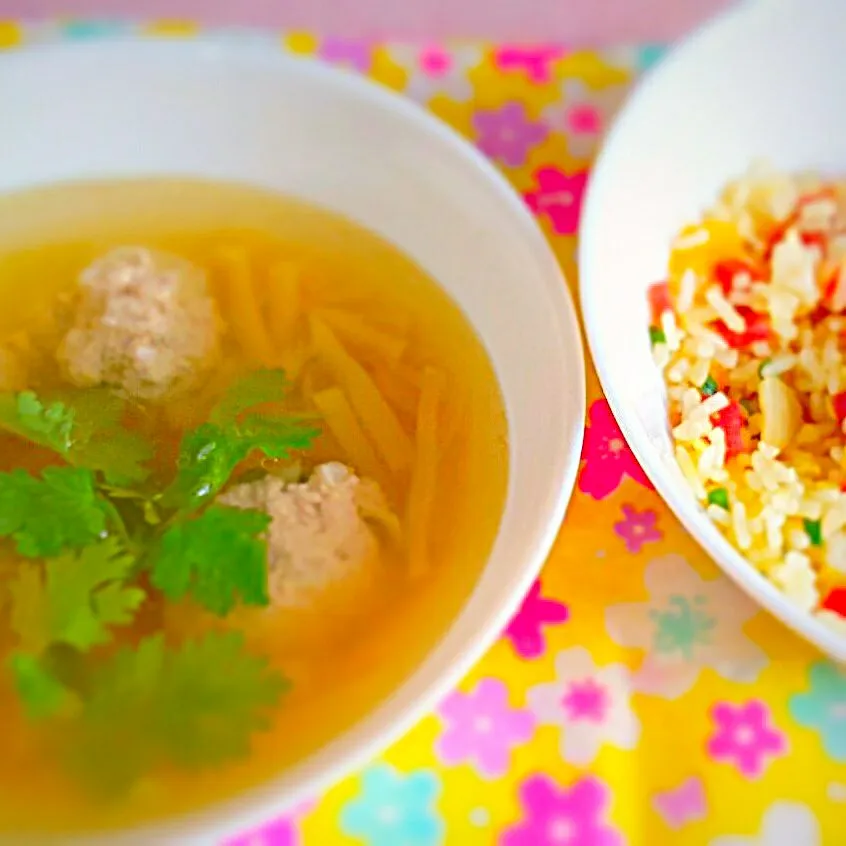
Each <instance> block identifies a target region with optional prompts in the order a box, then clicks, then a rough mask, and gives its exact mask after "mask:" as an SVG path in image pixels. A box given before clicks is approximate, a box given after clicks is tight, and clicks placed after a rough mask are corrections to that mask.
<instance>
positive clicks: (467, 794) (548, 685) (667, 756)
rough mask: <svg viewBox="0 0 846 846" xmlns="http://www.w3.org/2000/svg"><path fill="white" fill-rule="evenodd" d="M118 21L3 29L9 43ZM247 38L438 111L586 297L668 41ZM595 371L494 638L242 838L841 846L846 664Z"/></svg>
mask: <svg viewBox="0 0 846 846" xmlns="http://www.w3.org/2000/svg"><path fill="white" fill-rule="evenodd" d="M126 26H127V25H125V24H120V23H115V22H108V21H71V22H66V23H63V24H60V25H51V26H32V27H24V26H21V25H18V24H16V23H5V24H4V23H2V22H0V47H14V46H15V45H16V44H18V43H19V42H22V41H26V40H38V39H43V38H55V37H57V36H61V37H73V38H95V37H104V36H107V35H109V34H110V33H112V32H114V31H115V30H118V29H123V28H125V27H126ZM140 29H143V30H146V31H152V32H157V33H162V32H167V33H168V34H171V35H174V36H175V37H183V36H184V37H189V36H190V35H192V34H193V33H194V32H195V30H196V27H194V26H193V25H192V24H190V23H186V22H178V21H176V22H172V21H171V22H167V21H164V22H161V21H160V22H155V23H152V24H149V25H145V26H141V27H140ZM231 36H232V37H235V38H246V39H257V40H268V39H269V40H272V41H275V42H276V43H278V45H279V48H280V49H286V50H289V51H292V52H294V53H300V54H308V55H312V54H317V55H318V56H321V57H322V58H323V59H325V60H327V61H330V62H334V63H337V64H342V65H346V66H348V67H349V68H350V70H351V71H353V72H358V73H365V74H368V75H369V76H371V77H373V78H374V79H377V80H379V81H381V82H383V83H385V84H386V85H389V86H391V87H393V88H396V89H398V90H400V91H404V92H405V93H406V94H407V95H408V96H409V97H412V98H414V99H416V100H418V101H420V102H422V103H424V104H425V105H426V106H428V108H430V109H431V110H432V111H433V112H435V113H436V114H438V115H439V116H440V117H442V118H443V119H444V120H446V121H447V122H448V123H450V124H451V125H452V126H454V127H455V128H456V129H457V130H458V131H459V132H461V133H463V134H464V135H466V136H467V137H468V138H470V139H472V140H473V141H474V142H475V143H476V144H477V145H478V146H479V147H480V148H481V149H482V150H483V151H484V152H485V153H486V154H487V155H488V156H490V157H491V158H492V159H493V160H494V161H496V162H497V163H498V164H499V165H500V166H501V167H502V169H503V171H504V172H505V173H506V174H507V176H508V177H509V179H511V181H512V182H513V184H514V186H515V188H516V189H517V191H519V192H520V193H521V194H522V195H523V196H524V197H525V199H526V202H527V203H528V205H529V206H530V207H531V208H532V209H533V211H534V212H535V213H536V215H537V217H538V220H539V222H540V224H541V226H542V227H543V229H544V231H545V232H546V233H547V235H548V236H549V239H550V241H551V243H552V245H553V248H554V249H555V252H556V254H557V255H558V257H559V259H560V260H561V263H562V265H563V267H564V270H565V273H566V275H567V277H568V279H569V280H570V283H571V284H572V285H573V286H574V287H575V285H576V284H577V273H576V266H575V248H576V231H577V226H578V218H579V206H580V201H581V197H582V194H583V192H584V190H585V185H586V181H587V178H588V174H589V171H590V165H591V159H592V156H593V155H594V153H595V150H596V146H597V140H598V137H599V136H600V134H601V132H602V131H603V128H604V127H605V126H606V124H607V122H608V119H609V117H610V115H611V114H612V113H613V112H614V110H615V108H616V107H617V106H618V105H619V103H620V102H621V101H622V100H623V99H624V97H625V95H626V92H627V89H628V87H629V85H630V84H631V82H632V80H633V78H634V77H635V76H636V74H637V73H638V72H639V71H640V70H641V69H642V68H643V67H644V66H645V65H646V64H648V63H649V62H651V61H653V60H654V59H655V58H656V57H657V55H658V53H659V52H660V50H659V49H658V48H656V47H646V48H632V49H619V50H609V51H605V52H602V53H597V52H590V51H573V50H570V49H567V48H566V47H564V46H561V45H556V44H549V45H535V46H532V47H525V46H520V45H485V44H478V43H455V44H449V45H438V44H430V45H403V44H368V43H361V42H347V41H342V40H337V39H320V38H318V37H315V36H313V35H311V34H307V33H292V34H287V35H276V34H272V33H256V32H251V31H248V30H245V31H233V32H232V33H231ZM691 95H692V96H694V95H695V92H691ZM643 202H644V203H648V202H649V198H648V197H644V198H643ZM588 384H589V403H588V404H589V415H588V420H587V431H586V442H585V450H584V456H583V464H582V470H581V472H580V476H579V482H578V486H577V491H576V493H575V496H574V498H573V502H572V505H571V506H570V510H569V513H568V515H567V519H566V521H565V524H564V526H563V528H562V530H561V533H560V535H559V538H558V541H557V543H556V545H555V548H554V550H553V552H552V555H551V556H550V559H549V561H548V563H547V565H546V567H545V569H544V571H543V574H542V575H541V577H540V579H539V581H538V582H537V583H536V584H535V586H534V588H533V590H532V591H531V593H530V594H529V596H527V597H526V599H525V601H524V603H523V606H522V609H521V610H520V612H519V614H518V615H517V617H516V618H515V619H514V620H513V622H512V623H511V625H510V626H509V628H508V630H507V631H506V632H504V633H503V636H502V638H501V639H500V640H499V642H498V643H497V644H496V645H495V646H494V647H493V649H492V650H491V651H490V653H489V654H488V655H487V656H486V658H485V659H484V660H483V661H482V662H481V663H480V664H479V666H478V667H476V669H475V670H474V671H473V672H472V673H471V675H470V677H469V678H467V679H465V681H464V682H463V683H462V685H461V688H460V689H459V690H458V691H456V692H454V693H453V694H452V695H451V696H450V697H449V698H448V699H447V700H446V701H445V702H444V703H443V704H442V706H441V707H440V708H439V709H438V711H437V713H434V714H432V715H431V716H429V717H428V718H426V719H425V720H424V721H423V722H422V723H420V725H418V726H417V727H416V728H415V729H414V731H412V732H411V733H410V734H409V735H408V736H407V737H406V738H404V739H403V740H402V741H401V742H400V743H398V744H397V745H396V746H394V747H393V748H392V749H389V750H388V751H387V752H386V753H385V754H384V755H383V756H382V757H381V758H380V759H379V760H376V761H374V762H372V764H371V765H370V766H369V767H368V768H367V769H366V770H364V772H362V773H359V774H357V775H354V776H352V777H350V778H348V779H346V780H345V781H343V782H342V783H341V784H338V785H337V786H336V787H334V788H333V789H332V790H330V791H329V792H328V793H327V794H326V795H324V796H322V797H319V798H316V799H315V801H314V802H312V803H309V804H308V805H307V806H304V807H302V808H300V809H298V810H297V811H296V812H295V813H294V814H292V815H290V816H289V817H287V818H285V819H282V820H275V821H270V822H269V823H268V825H267V826H265V827H263V828H262V829H260V830H257V831H254V832H249V833H245V835H244V836H243V837H241V838H238V839H236V840H235V841H232V843H231V846H236V844H237V846H247V845H248V844H249V846H330V844H331V846H335V844H337V845H338V846H347V845H348V844H349V846H352V844H368V846H437V844H442V843H443V844H448V845H449V846H490V844H500V846H621V845H622V844H624V843H628V844H632V846H641V844H643V846H663V844H673V846H676V845H677V846H702V845H703V844H707V846H753V844H755V846H823V844H825V846H844V844H846V671H844V670H842V669H838V668H837V667H835V665H833V664H832V663H830V662H828V661H826V660H825V659H823V658H822V657H820V655H818V654H817V653H815V651H814V650H813V649H812V648H810V647H809V646H807V645H806V644H804V643H802V642H801V641H799V640H797V639H796V638H795V637H794V636H793V635H791V634H790V633H788V632H787V631H786V630H785V629H784V628H783V627H782V626H781V625H780V624H778V623H777V622H775V621H774V620H773V619H771V618H770V617H768V616H767V615H766V614H765V613H763V612H761V611H759V610H758V609H757V608H756V607H755V606H754V605H753V604H752V603H751V602H750V601H749V600H748V599H746V598H745V597H744V596H743V595H742V594H741V593H740V592H739V591H738V590H737V589H736V588H735V587H734V586H733V585H732V584H731V583H730V582H729V581H728V580H727V579H726V578H725V577H724V576H722V575H721V573H720V571H719V570H718V569H717V568H716V567H715V566H714V565H713V564H712V563H711V562H710V561H709V560H708V559H707V558H706V556H705V555H703V553H702V552H700V550H699V549H698V548H697V546H696V545H695V544H694V543H693V541H692V540H691V539H690V538H689V537H688V536H687V535H686V534H685V533H684V531H683V530H682V529H681V528H680V526H679V525H678V524H677V523H676V521H675V519H674V518H673V517H672V515H671V514H670V513H669V511H668V510H667V508H666V507H665V506H664V505H663V504H662V502H661V500H660V499H659V498H658V496H657V495H656V494H655V493H654V492H653V491H652V490H651V489H650V487H649V485H648V482H647V481H646V479H645V478H644V476H643V474H642V472H641V471H640V469H639V468H638V466H637V464H636V463H635V461H634V459H633V457H632V455H631V453H630V452H629V450H628V448H627V447H626V445H625V443H624V441H623V439H622V437H621V435H620V432H619V429H618V428H617V426H616V424H615V422H614V420H613V418H612V417H611V414H610V412H609V410H608V405H607V403H606V402H605V400H604V399H603V397H602V392H601V391H600V389H599V386H598V384H597V381H596V378H595V376H594V374H593V373H592V372H591V373H589V377H588Z"/></svg>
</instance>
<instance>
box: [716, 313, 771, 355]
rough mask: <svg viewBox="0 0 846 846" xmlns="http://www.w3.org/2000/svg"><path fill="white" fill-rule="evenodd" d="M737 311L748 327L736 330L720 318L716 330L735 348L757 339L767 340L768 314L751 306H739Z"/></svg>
mask: <svg viewBox="0 0 846 846" xmlns="http://www.w3.org/2000/svg"><path fill="white" fill-rule="evenodd" d="M736 311H737V313H738V314H739V315H740V316H741V317H742V318H743V320H744V321H745V323H746V329H744V330H743V331H742V332H734V331H732V330H731V329H729V328H728V326H726V324H725V323H723V321H722V320H718V321H717V322H716V323H715V324H714V330H715V331H716V332H718V333H719V335H720V336H721V337H722V338H723V340H724V341H725V342H726V343H727V344H728V345H729V346H730V347H731V348H732V349H735V350H742V349H745V348H746V347H748V346H749V345H750V344H754V343H755V342H756V341H766V340H769V337H770V321H769V318H768V317H767V315H766V314H761V313H760V312H757V311H753V310H752V309H751V308H749V306H743V305H742V306H737V307H736Z"/></svg>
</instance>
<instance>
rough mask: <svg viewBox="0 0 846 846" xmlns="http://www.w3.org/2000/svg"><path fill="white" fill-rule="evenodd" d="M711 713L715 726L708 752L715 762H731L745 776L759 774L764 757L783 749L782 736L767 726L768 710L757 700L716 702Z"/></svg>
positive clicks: (783, 741)
mask: <svg viewBox="0 0 846 846" xmlns="http://www.w3.org/2000/svg"><path fill="white" fill-rule="evenodd" d="M711 716H712V717H713V719H714V722H715V723H716V724H717V729H716V731H715V733H714V734H713V736H712V737H711V739H710V740H709V741H708V754H709V755H710V756H711V757H712V758H713V759H714V760H715V761H731V762H732V763H734V765H735V766H736V767H737V768H738V770H740V772H741V773H742V774H743V775H745V776H746V777H747V778H756V777H757V776H760V775H761V774H762V773H763V772H764V768H765V766H766V764H767V759H768V758H773V757H776V756H778V755H783V754H784V753H785V751H786V749H787V742H786V740H785V737H784V735H783V734H781V733H780V732H778V731H774V730H773V729H772V728H770V725H769V723H770V713H769V710H768V708H767V706H766V705H765V704H764V703H763V702H761V701H760V700H757V699H752V700H750V701H749V702H747V703H746V704H745V705H739V706H737V707H734V706H733V705H731V704H730V703H728V702H720V703H717V704H716V705H715V706H714V707H713V709H712V710H711Z"/></svg>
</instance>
